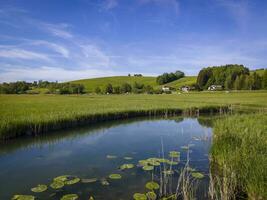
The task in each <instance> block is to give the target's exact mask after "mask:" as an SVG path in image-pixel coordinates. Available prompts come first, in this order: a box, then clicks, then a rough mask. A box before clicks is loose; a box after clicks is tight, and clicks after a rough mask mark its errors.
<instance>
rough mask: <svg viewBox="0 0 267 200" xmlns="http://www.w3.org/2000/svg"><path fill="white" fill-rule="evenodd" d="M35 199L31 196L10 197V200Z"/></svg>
mask: <svg viewBox="0 0 267 200" xmlns="http://www.w3.org/2000/svg"><path fill="white" fill-rule="evenodd" d="M34 199H35V197H34V196H32V195H20V194H16V195H14V196H13V197H12V200H34Z"/></svg>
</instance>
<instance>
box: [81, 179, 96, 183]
mask: <svg viewBox="0 0 267 200" xmlns="http://www.w3.org/2000/svg"><path fill="white" fill-rule="evenodd" d="M96 181H97V178H83V179H81V182H82V183H94V182H96Z"/></svg>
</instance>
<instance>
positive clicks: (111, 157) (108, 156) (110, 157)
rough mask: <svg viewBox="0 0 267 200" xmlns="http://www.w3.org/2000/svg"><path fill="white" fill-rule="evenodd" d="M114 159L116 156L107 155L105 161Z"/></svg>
mask: <svg viewBox="0 0 267 200" xmlns="http://www.w3.org/2000/svg"><path fill="white" fill-rule="evenodd" d="M115 158H117V156H115V155H107V159H115Z"/></svg>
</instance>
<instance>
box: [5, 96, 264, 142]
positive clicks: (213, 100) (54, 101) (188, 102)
mask: <svg viewBox="0 0 267 200" xmlns="http://www.w3.org/2000/svg"><path fill="white" fill-rule="evenodd" d="M266 98H267V93H266V92H250V93H249V92H241V93H222V92H220V93H206V92H201V93H189V94H181V95H178V94H173V95H144V94H142V95H66V96H63V95H62V96H60V95H0V138H2V139H8V138H12V137H18V136H21V135H38V134H42V133H46V132H48V131H51V130H59V129H64V128H69V127H75V126H80V125H83V124H94V123H96V122H103V121H108V120H116V119H126V118H131V117H139V116H156V115H162V116H170V115H177V114H182V113H184V114H187V115H192V114H197V115H198V114H201V113H215V112H220V113H223V112H224V110H225V109H227V110H228V109H229V108H231V109H244V108H249V109H250V110H264V109H266V107H267V103H266Z"/></svg>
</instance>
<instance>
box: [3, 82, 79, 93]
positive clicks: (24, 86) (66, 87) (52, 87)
mask: <svg viewBox="0 0 267 200" xmlns="http://www.w3.org/2000/svg"><path fill="white" fill-rule="evenodd" d="M33 88H46V89H48V93H51V94H82V93H84V86H83V85H82V84H73V83H57V82H48V81H39V82H37V81H35V82H33V83H28V82H25V81H17V82H11V83H2V84H0V93H1V94H24V93H27V92H29V91H30V90H32V89H33ZM33 93H34V92H33Z"/></svg>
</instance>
